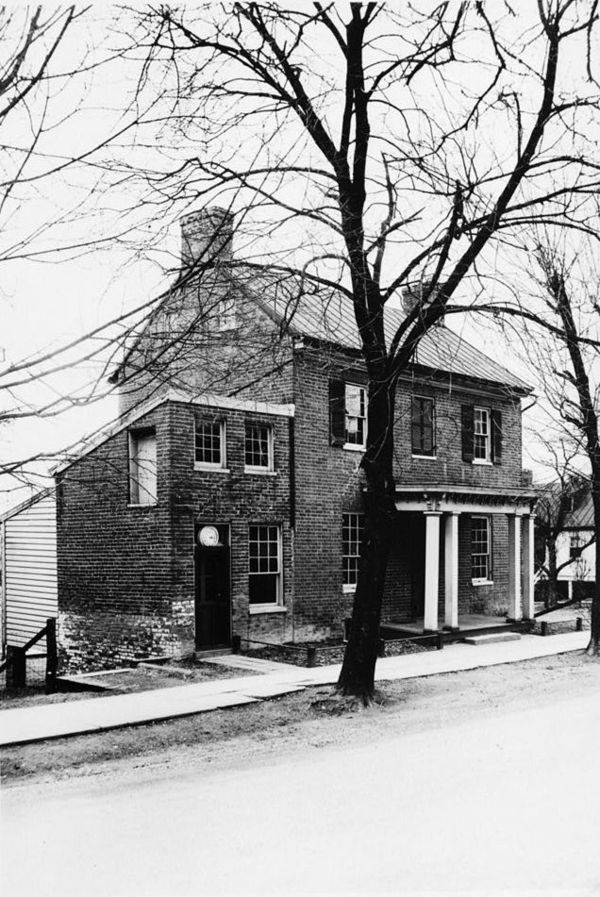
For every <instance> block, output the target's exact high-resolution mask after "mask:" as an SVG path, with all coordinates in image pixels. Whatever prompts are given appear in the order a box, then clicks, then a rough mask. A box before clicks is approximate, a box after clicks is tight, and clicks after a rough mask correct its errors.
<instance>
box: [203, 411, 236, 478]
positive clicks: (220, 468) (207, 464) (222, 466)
mask: <svg viewBox="0 0 600 897" xmlns="http://www.w3.org/2000/svg"><path fill="white" fill-rule="evenodd" d="M213 423H218V424H219V429H220V442H221V460H220V461H219V463H216V462H214V463H213V462H211V461H196V426H195V424H194V470H210V471H213V472H214V473H219V472H220V473H230V472H231V471H230V470H229V468H228V467H227V438H226V437H227V427H226V423H225V421H224V420H218V421H213Z"/></svg>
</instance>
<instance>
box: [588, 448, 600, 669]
mask: <svg viewBox="0 0 600 897" xmlns="http://www.w3.org/2000/svg"><path fill="white" fill-rule="evenodd" d="M592 499H593V502H594V529H595V532H596V542H595V544H594V558H595V562H596V563H595V566H596V571H595V575H596V581H595V583H594V595H593V598H592V620H591V631H590V642H589V645H588V646H587V653H588V654H589V655H590V656H591V657H599V656H600V539H599V536H600V469H596V465H595V464H592Z"/></svg>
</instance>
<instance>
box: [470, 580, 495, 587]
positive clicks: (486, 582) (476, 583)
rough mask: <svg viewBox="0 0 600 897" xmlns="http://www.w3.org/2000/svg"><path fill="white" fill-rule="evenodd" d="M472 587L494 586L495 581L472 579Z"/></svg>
mask: <svg viewBox="0 0 600 897" xmlns="http://www.w3.org/2000/svg"><path fill="white" fill-rule="evenodd" d="M471 585H472V586H493V585H494V580H493V579H472V580H471Z"/></svg>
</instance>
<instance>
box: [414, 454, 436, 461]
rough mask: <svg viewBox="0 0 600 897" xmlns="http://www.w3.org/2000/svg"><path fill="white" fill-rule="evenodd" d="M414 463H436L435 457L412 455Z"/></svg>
mask: <svg viewBox="0 0 600 897" xmlns="http://www.w3.org/2000/svg"><path fill="white" fill-rule="evenodd" d="M412 457H413V460H414V461H437V455H415V454H414V453H413V456H412Z"/></svg>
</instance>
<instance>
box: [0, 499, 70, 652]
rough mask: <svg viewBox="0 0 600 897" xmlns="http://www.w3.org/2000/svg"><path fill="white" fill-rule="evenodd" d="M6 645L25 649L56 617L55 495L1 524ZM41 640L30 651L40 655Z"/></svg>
mask: <svg viewBox="0 0 600 897" xmlns="http://www.w3.org/2000/svg"><path fill="white" fill-rule="evenodd" d="M4 573H5V596H6V605H5V606H6V643H7V645H24V644H25V642H27V641H29V639H30V638H31V637H32V636H33V635H35V634H36V633H37V632H39V630H40V629H43V627H44V626H45V625H46V620H47V618H48V617H55V616H56V613H57V584H56V500H55V497H54V494H53V493H51V494H49V495H46V496H45V497H44V498H42V499H40V500H39V501H37V502H35V503H34V504H32V505H30V506H29V507H26V508H24V509H23V510H22V511H18V512H17V513H16V514H15V515H14V516H12V517H9V518H8V519H7V520H6V521H5V523H4ZM45 648H46V641H45V639H42V640H41V641H40V642H38V643H37V645H34V647H33V648H32V651H33V652H35V653H37V652H43V651H45Z"/></svg>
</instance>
